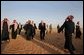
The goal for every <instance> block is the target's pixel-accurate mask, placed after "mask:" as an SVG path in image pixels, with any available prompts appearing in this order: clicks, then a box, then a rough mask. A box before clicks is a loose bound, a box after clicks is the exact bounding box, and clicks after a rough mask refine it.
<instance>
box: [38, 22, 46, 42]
mask: <svg viewBox="0 0 84 55" xmlns="http://www.w3.org/2000/svg"><path fill="white" fill-rule="evenodd" d="M39 30H40V39H41V40H44V37H45V30H46V25H45V23H44V22H43V21H41V23H39Z"/></svg>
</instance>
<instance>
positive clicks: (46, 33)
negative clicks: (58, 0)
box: [46, 24, 48, 34]
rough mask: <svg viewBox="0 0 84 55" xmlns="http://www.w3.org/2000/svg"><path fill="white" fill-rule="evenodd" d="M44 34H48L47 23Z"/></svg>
mask: <svg viewBox="0 0 84 55" xmlns="http://www.w3.org/2000/svg"><path fill="white" fill-rule="evenodd" d="M46 34H48V24H47V25H46Z"/></svg>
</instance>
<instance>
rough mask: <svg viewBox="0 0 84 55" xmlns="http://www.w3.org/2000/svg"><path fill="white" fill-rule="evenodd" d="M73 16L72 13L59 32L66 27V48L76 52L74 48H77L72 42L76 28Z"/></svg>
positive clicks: (72, 52)
mask: <svg viewBox="0 0 84 55" xmlns="http://www.w3.org/2000/svg"><path fill="white" fill-rule="evenodd" d="M73 18H74V17H73V16H72V15H70V16H68V17H67V21H65V22H64V24H63V25H62V26H61V27H60V29H59V30H58V33H60V32H61V31H62V30H63V29H64V28H65V45H64V48H65V49H68V50H69V51H70V53H71V54H74V50H75V48H74V46H73V44H72V33H74V29H75V24H74V22H73V21H72V20H73Z"/></svg>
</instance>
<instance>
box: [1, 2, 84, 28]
mask: <svg viewBox="0 0 84 55" xmlns="http://www.w3.org/2000/svg"><path fill="white" fill-rule="evenodd" d="M68 15H73V16H74V20H73V21H74V22H75V24H76V22H77V21H80V26H81V27H83V1H1V20H3V19H4V17H7V18H8V19H9V20H10V21H11V22H12V21H13V20H14V19H16V20H17V22H20V23H22V24H25V22H26V21H27V20H28V19H31V20H34V22H35V23H36V25H37V26H38V24H39V23H40V22H41V20H44V21H45V22H46V23H47V24H50V23H52V25H53V27H56V26H57V24H59V25H60V26H61V25H62V24H63V23H64V21H65V19H66V17H67V16H68Z"/></svg>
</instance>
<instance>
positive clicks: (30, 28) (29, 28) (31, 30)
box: [1, 15, 81, 53]
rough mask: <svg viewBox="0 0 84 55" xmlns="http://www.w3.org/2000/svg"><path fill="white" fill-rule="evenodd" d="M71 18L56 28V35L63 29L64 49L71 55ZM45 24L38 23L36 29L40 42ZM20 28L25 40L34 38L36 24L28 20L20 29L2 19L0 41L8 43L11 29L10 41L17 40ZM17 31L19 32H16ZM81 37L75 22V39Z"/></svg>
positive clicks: (72, 27)
mask: <svg viewBox="0 0 84 55" xmlns="http://www.w3.org/2000/svg"><path fill="white" fill-rule="evenodd" d="M73 18H74V17H73V16H72V15H70V16H68V17H67V18H66V20H65V22H64V24H63V25H62V26H61V27H59V25H58V26H57V29H58V33H60V32H61V31H63V29H65V46H64V48H65V49H68V50H69V51H70V53H73V51H74V50H75V48H74V46H73V44H72V33H74V29H75V24H74V22H73V21H72V20H73ZM46 26H47V25H46V23H45V22H44V21H41V22H40V23H39V26H38V29H39V30H40V39H41V40H45V31H46ZM49 27H50V31H49V33H51V31H52V24H50V26H49ZM22 28H23V29H24V30H25V35H26V39H27V40H31V39H33V38H34V36H35V34H36V29H37V27H36V24H35V23H34V21H32V20H28V21H27V22H26V23H25V25H24V26H23V27H22V25H21V24H20V23H19V24H18V22H17V21H16V20H13V23H12V24H10V23H9V20H8V19H7V18H4V20H3V21H2V22H1V41H7V40H9V41H10V38H9V31H10V29H11V36H12V39H16V38H17V33H19V34H20V32H21V30H22ZM18 30H19V32H18ZM80 36H81V31H80V26H79V22H77V25H76V38H80Z"/></svg>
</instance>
